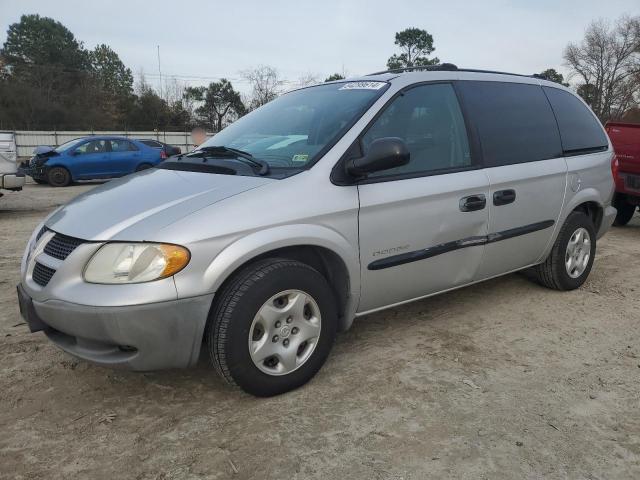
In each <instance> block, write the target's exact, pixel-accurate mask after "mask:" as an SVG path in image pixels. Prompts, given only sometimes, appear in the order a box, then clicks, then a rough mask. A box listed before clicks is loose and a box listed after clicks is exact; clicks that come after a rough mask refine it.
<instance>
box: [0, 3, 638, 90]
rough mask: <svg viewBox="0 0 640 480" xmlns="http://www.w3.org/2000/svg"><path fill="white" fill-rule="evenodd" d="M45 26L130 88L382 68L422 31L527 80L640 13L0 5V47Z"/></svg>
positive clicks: (569, 7)
mask: <svg viewBox="0 0 640 480" xmlns="http://www.w3.org/2000/svg"><path fill="white" fill-rule="evenodd" d="M30 13H37V14H40V15H43V16H48V17H52V18H54V19H56V20H58V21H60V22H62V23H63V24H64V25H65V26H66V27H67V28H69V29H70V30H71V31H72V32H73V33H74V35H75V36H76V38H77V39H78V40H80V41H82V42H83V43H84V45H85V47H87V48H93V47H95V46H96V45H97V44H100V43H105V44H107V45H109V46H110V47H111V48H113V49H114V50H115V51H116V52H117V53H118V54H119V55H120V58H121V59H122V60H123V62H124V63H125V64H126V65H127V66H128V67H129V68H131V70H132V71H133V73H134V75H135V76H136V78H139V75H140V74H141V72H144V74H145V76H146V79H147V80H148V81H149V82H150V83H152V84H155V85H156V86H157V85H158V50H157V49H158V46H160V68H161V71H162V74H163V76H164V78H165V79H167V78H176V79H178V81H179V82H183V83H186V84H188V85H203V84H207V83H209V82H211V81H215V80H218V79H220V78H221V77H225V78H227V79H229V80H231V81H232V83H233V84H234V86H235V87H236V88H237V89H238V90H240V91H242V92H247V91H248V89H249V86H248V84H247V82H246V81H245V80H244V79H243V78H242V75H241V72H242V71H243V70H246V69H250V68H252V67H256V66H258V65H261V64H262V65H270V66H273V67H275V68H277V69H278V71H279V72H280V73H281V74H282V76H283V77H284V78H286V79H288V80H290V81H291V82H292V83H291V84H295V82H296V81H297V80H298V79H299V78H301V77H303V76H307V75H315V76H317V77H318V78H319V79H320V80H323V79H324V78H325V77H327V76H329V75H330V74H332V73H334V72H339V73H342V72H344V73H346V74H347V76H357V75H363V74H366V73H371V72H374V71H379V70H384V69H385V66H386V61H387V59H388V58H389V57H390V56H391V55H392V54H394V53H396V52H397V48H396V47H395V45H394V36H395V32H397V31H400V30H403V29H405V28H409V27H417V28H421V29H424V30H427V31H428V32H429V33H430V34H432V35H433V37H434V46H435V52H434V54H433V55H435V56H437V57H438V58H439V59H440V60H441V61H443V62H450V63H454V64H456V65H458V66H459V67H466V68H480V69H488V70H502V71H508V72H514V73H523V74H531V73H536V72H540V71H542V70H545V69H547V68H555V69H557V70H559V71H561V72H563V73H567V71H566V69H565V67H564V66H563V60H562V52H563V50H564V48H565V46H566V45H567V43H569V42H579V41H580V40H581V39H582V37H583V34H584V30H585V28H586V27H587V25H588V24H589V23H590V22H591V21H592V20H595V19H598V18H605V19H610V20H615V19H616V18H617V17H619V16H620V15H621V14H623V13H629V14H633V15H638V14H640V1H639V0H606V1H605V0H555V1H552V0H530V1H526V0H511V1H507V0H478V1H467V2H463V1H457V0H448V1H444V2H443V1H437V2H436V1H425V0H423V1H418V0H415V1H414V0H406V1H405V0H394V1H388V0H369V1H364V0H353V1H349V0H342V1H340V0H315V1H307V0H297V1H294V0H287V1H284V0H235V1H233V0H231V1H229V0H227V1H224V2H223V1H219V0H210V1H201V0H198V1H195V0H190V1H183V2H176V1H175V0H154V1H148V0H147V1H140V0H127V1H122V0H111V1H104V0H103V1H100V2H98V1H89V0H84V1H80V0H55V1H52V0H19V1H17V0H0V42H2V43H4V41H5V39H6V30H7V27H8V26H9V25H10V24H11V23H14V22H17V21H19V19H20V16H21V15H23V14H30Z"/></svg>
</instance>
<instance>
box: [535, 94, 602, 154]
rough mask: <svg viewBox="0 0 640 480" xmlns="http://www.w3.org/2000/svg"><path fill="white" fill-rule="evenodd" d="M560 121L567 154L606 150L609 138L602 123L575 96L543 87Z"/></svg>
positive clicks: (564, 148) (563, 147)
mask: <svg viewBox="0 0 640 480" xmlns="http://www.w3.org/2000/svg"><path fill="white" fill-rule="evenodd" d="M542 88H543V89H544V92H545V93H546V94H547V97H548V98H549V102H550V103H551V106H552V107H553V112H554V113H555V114H556V118H557V119H558V126H559V127H560V136H561V138H562V149H563V150H564V152H565V153H568V154H571V153H584V152H589V151H600V150H606V149H607V147H608V145H609V144H608V142H607V136H606V135H605V133H604V131H603V130H602V126H601V125H600V122H599V121H598V120H597V119H596V117H595V116H594V115H593V113H591V111H590V110H589V109H588V108H587V107H586V106H585V104H584V103H582V102H581V101H580V100H579V99H578V98H576V97H575V95H573V94H571V93H569V92H565V91H564V90H560V89H559V88H552V87H542Z"/></svg>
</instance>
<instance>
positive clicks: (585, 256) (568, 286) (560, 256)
mask: <svg viewBox="0 0 640 480" xmlns="http://www.w3.org/2000/svg"><path fill="white" fill-rule="evenodd" d="M595 253H596V231H595V227H594V226H593V222H592V221H591V219H590V218H589V217H588V216H587V215H586V214H585V213H583V212H572V213H571V214H570V215H569V216H568V217H567V220H566V221H565V222H564V225H563V226H562V228H561V229H560V232H559V233H558V237H557V238H556V241H555V243H554V244H553V248H552V249H551V253H550V254H549V256H548V257H547V259H546V260H545V261H544V262H543V263H541V264H540V265H537V266H535V267H533V269H532V272H533V274H534V277H535V279H536V280H537V281H538V283H540V284H541V285H544V286H545V287H548V288H553V289H555V290H573V289H576V288H578V287H580V286H581V285H582V284H583V283H584V282H585V280H586V279H587V277H588V276H589V272H591V267H592V265H593V259H594V257H595Z"/></svg>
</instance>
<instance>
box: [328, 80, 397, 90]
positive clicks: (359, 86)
mask: <svg viewBox="0 0 640 480" xmlns="http://www.w3.org/2000/svg"><path fill="white" fill-rule="evenodd" d="M385 85H386V83H385V82H349V83H345V84H344V85H343V86H341V87H340V88H339V89H338V90H380V89H381V88H382V87H384V86H385Z"/></svg>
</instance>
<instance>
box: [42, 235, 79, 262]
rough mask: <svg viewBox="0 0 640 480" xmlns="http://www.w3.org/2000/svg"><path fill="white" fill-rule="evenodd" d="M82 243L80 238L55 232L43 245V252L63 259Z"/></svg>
mask: <svg viewBox="0 0 640 480" xmlns="http://www.w3.org/2000/svg"><path fill="white" fill-rule="evenodd" d="M83 243H84V240H80V239H79V238H73V237H67V236H66V235H62V234H61V233H56V234H55V235H54V236H53V238H52V239H51V240H49V243H47V245H46V246H45V247H44V253H46V254H47V255H50V256H52V257H53V258H57V259H58V260H65V259H66V258H67V257H68V256H69V255H70V254H71V252H73V251H74V250H75V249H76V248H77V247H78V245H82V244H83Z"/></svg>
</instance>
